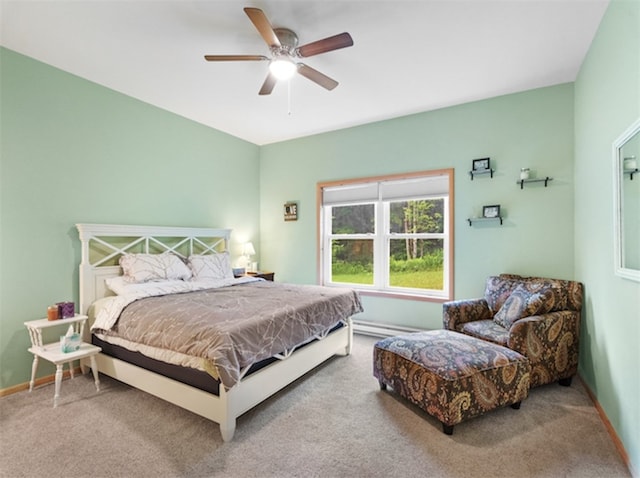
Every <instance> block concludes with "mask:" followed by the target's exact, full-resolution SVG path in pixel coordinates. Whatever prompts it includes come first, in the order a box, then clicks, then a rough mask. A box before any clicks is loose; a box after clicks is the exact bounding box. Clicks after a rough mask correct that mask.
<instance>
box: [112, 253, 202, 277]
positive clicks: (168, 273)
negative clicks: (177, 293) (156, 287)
mask: <svg viewBox="0 0 640 478" xmlns="http://www.w3.org/2000/svg"><path fill="white" fill-rule="evenodd" d="M120 266H121V267H122V272H123V276H124V280H125V281H126V282H130V283H136V282H149V281H158V280H189V279H190V278H191V270H190V269H189V268H188V267H187V265H186V264H185V263H184V262H182V259H180V258H179V257H178V256H176V255H175V254H172V253H170V252H165V253H163V254H124V255H123V256H122V257H120Z"/></svg>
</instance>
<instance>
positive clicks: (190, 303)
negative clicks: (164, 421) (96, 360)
mask: <svg viewBox="0 0 640 478" xmlns="http://www.w3.org/2000/svg"><path fill="white" fill-rule="evenodd" d="M362 310H363V309H362V305H361V302H360V298H359V296H358V294H357V293H356V292H355V291H353V290H351V289H342V288H329V287H320V286H306V285H304V286H303V285H292V284H282V283H275V282H265V281H260V282H252V283H247V284H238V285H234V286H230V287H221V288H215V289H206V290H201V291H196V292H186V293H181V294H171V295H162V296H157V297H147V298H142V299H138V300H136V301H134V302H132V303H130V304H129V305H127V306H126V307H125V308H124V310H123V311H122V313H121V314H120V316H119V318H118V319H117V321H115V324H114V325H113V326H112V327H111V328H110V329H108V330H102V331H101V332H102V333H103V334H105V335H114V336H118V337H122V338H123V339H125V340H128V341H131V342H136V343H142V344H145V345H148V346H150V347H156V348H164V349H169V350H172V351H174V352H178V353H182V354H185V355H190V356H196V357H201V358H202V359H203V360H205V361H206V363H207V365H208V366H206V367H205V368H206V369H209V370H212V371H213V373H212V374H213V375H214V376H216V377H217V378H219V379H220V380H221V381H222V383H223V384H224V386H225V387H226V388H231V387H233V386H234V385H235V384H236V383H237V382H238V381H239V380H240V376H241V370H242V369H243V368H244V367H247V366H249V365H251V364H252V363H255V362H258V361H260V360H263V359H266V358H269V357H272V356H274V355H276V354H278V353H282V352H285V351H287V350H289V349H291V348H292V347H295V346H297V345H300V344H302V343H305V342H307V341H309V340H310V339H311V338H313V336H314V335H316V334H319V333H322V332H323V331H326V330H328V329H329V328H331V327H333V326H334V325H336V324H337V323H339V322H340V321H343V320H346V319H347V318H349V317H351V316H352V315H353V314H356V313H358V312H361V311H362Z"/></svg>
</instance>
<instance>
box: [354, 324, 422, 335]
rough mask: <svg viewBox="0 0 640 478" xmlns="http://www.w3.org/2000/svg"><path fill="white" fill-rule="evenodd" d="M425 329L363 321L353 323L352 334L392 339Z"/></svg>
mask: <svg viewBox="0 0 640 478" xmlns="http://www.w3.org/2000/svg"><path fill="white" fill-rule="evenodd" d="M424 330H425V329H415V328H411V327H401V326H398V325H392V324H381V323H377V322H368V321H364V320H354V321H353V332H354V333H356V334H360V335H371V336H373V337H393V336H395V335H401V334H410V333H413V332H424Z"/></svg>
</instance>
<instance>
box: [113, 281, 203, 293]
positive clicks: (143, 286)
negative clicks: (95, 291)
mask: <svg viewBox="0 0 640 478" xmlns="http://www.w3.org/2000/svg"><path fill="white" fill-rule="evenodd" d="M104 283H105V284H106V285H107V287H108V288H109V289H110V290H112V291H113V292H115V293H116V294H117V295H129V294H140V295H144V296H148V295H166V294H178V293H180V292H188V291H190V290H192V289H193V283H192V282H190V281H183V280H165V281H149V282H127V281H126V280H125V278H124V276H118V277H111V278H109V279H107V280H105V281H104Z"/></svg>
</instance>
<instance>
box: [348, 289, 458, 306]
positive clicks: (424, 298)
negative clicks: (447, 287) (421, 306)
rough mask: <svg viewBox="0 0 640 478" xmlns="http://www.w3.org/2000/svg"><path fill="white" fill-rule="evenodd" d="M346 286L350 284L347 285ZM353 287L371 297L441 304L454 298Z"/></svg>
mask: <svg viewBox="0 0 640 478" xmlns="http://www.w3.org/2000/svg"><path fill="white" fill-rule="evenodd" d="M344 287H348V286H347V285H345V286H344ZM353 289H355V290H357V291H358V293H359V294H360V295H367V296H371V297H385V298H389V299H402V300H415V301H419V302H435V303H439V304H442V303H444V302H449V301H450V300H453V299H450V298H447V297H434V296H427V295H418V294H408V293H406V292H388V291H381V290H369V289H358V288H357V287H353Z"/></svg>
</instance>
